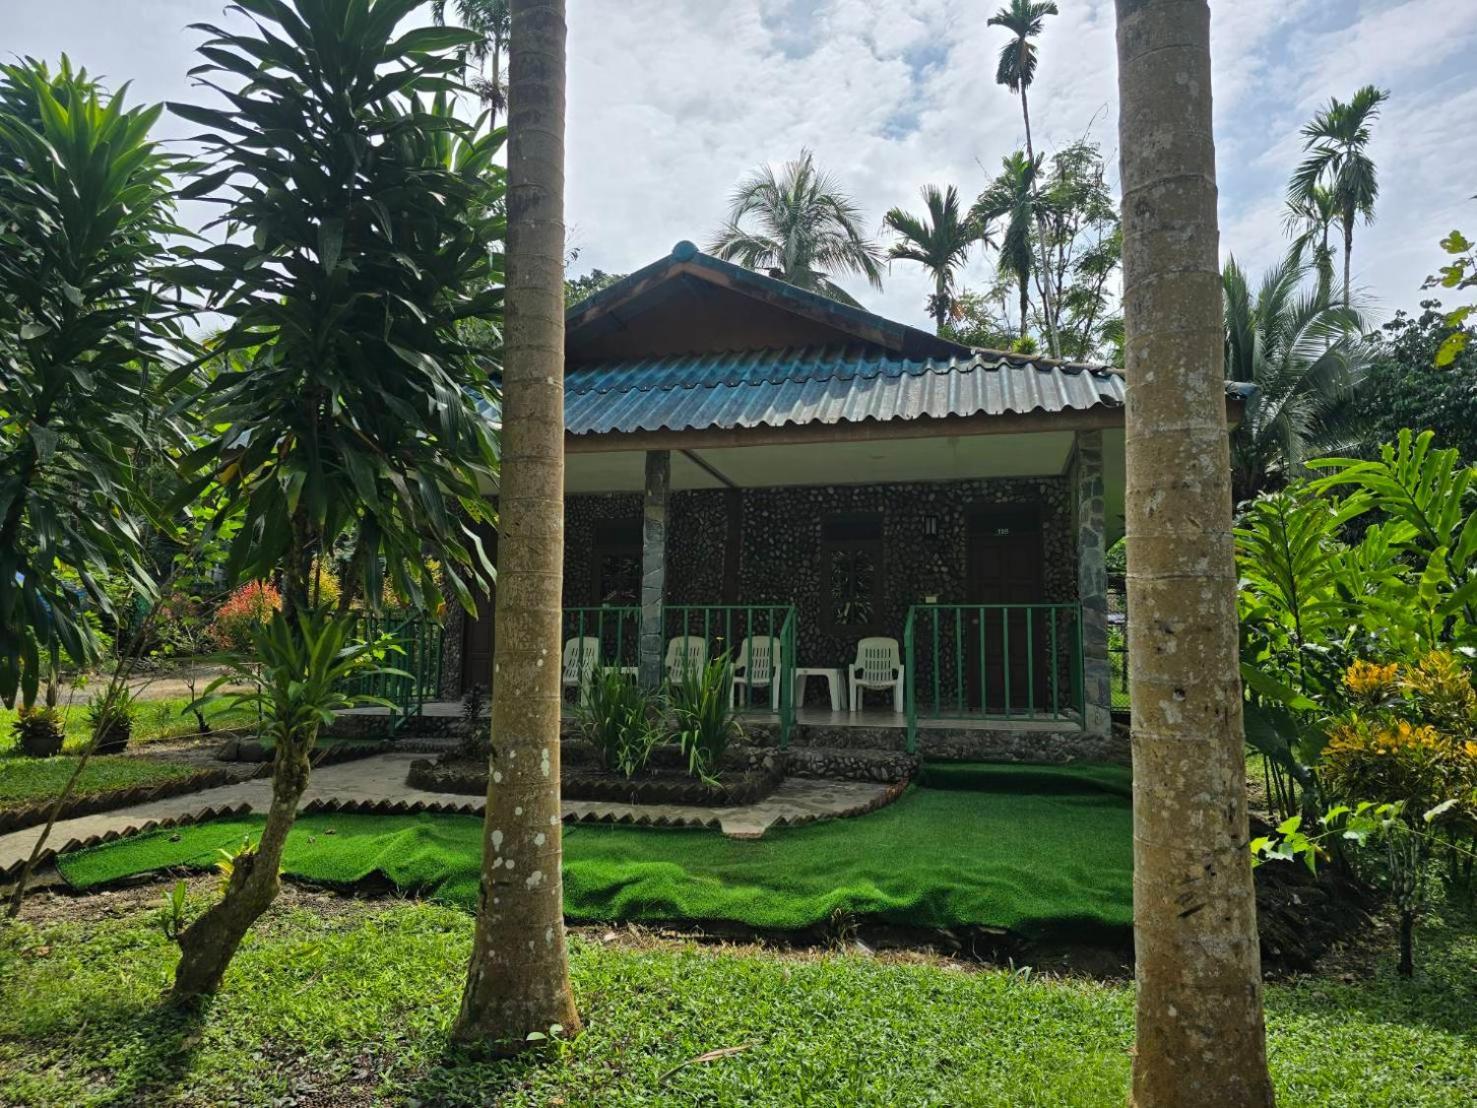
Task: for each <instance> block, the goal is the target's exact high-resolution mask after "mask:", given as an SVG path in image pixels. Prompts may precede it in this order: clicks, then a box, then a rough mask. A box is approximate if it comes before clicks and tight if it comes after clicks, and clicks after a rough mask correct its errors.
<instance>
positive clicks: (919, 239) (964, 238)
mask: <svg viewBox="0 0 1477 1108" xmlns="http://www.w3.org/2000/svg"><path fill="white" fill-rule="evenodd" d="M923 205H924V207H925V208H927V209H928V214H927V215H926V216H916V215H913V214H912V213H911V212H906V211H904V210H903V209H902V208H893V209H892V210H891V211H889V212H888V213H887V215H886V216H884V217H883V222H884V223H885V224H887V226H888V227H890V228H892V230H893V231H895V232H896V233H897V234H898V236H899V239H900V241H898V242H895V243H893V245H892V248H891V249H890V250H889V251H888V252H887V256H888V257H889V258H897V259H902V260H905V261H910V262H917V263H918V264H919V265H921V266H923V268H924V269H926V270H927V271H928V273H929V275H930V276H932V277H933V295H932V296H930V297H929V298H928V314H929V315H931V316H933V318H934V322H935V323H936V324H937V325H938V330H939V331H940V332H942V331H943V329H944V325H945V324H946V323H948V322H949V320H950V318H952V316H953V310H954V271H955V270H957V269H958V268H959V267H960V266H962V265H963V264H964V259H965V257H966V255H968V253H969V248H970V246H971V245H972V244H973V243H974V242H975V240H976V239H978V238H980V237H981V233H982V232H981V227H980V225H979V224H976V223H975V222H974V220H972V219H970V218H969V217H968V215H966V214H965V213H964V212H963V211H961V210H960V207H959V190H958V189H956V188H955V187H954V186H953V185H950V186H948V188H946V189H943V190H940V189H939V187H938V186H937V185H924V186H923Z"/></svg>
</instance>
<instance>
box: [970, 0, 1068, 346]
mask: <svg viewBox="0 0 1477 1108" xmlns="http://www.w3.org/2000/svg"><path fill="white" fill-rule="evenodd" d="M1056 14H1057V6H1056V4H1055V3H1053V2H1052V0H1010V6H1009V7H1005V8H1001V9H1000V10H999V11H997V12H996V13H995V14H994V15H992V16H991V17H990V18H989V19H988V20H987V21H986V25H987V26H990V27H1004V28H1005V29H1006V30H1007V31H1009V32H1010V33H1011V35H1012V36H1014V37H1013V38H1011V40H1010V41H1009V42H1007V43H1006V44H1005V45H1004V46H1002V47H1001V48H1000V61H999V64H998V65H997V66H996V68H995V83H996V84H998V85H1004V86H1005V87H1006V88H1008V89H1010V91H1011V92H1013V93H1015V94H1017V95H1018V96H1019V97H1020V98H1021V119H1022V120H1023V121H1024V123H1025V125H1026V159H1027V161H1029V162H1032V163H1035V161H1036V146H1035V143H1034V142H1032V140H1031V104H1030V100H1029V98H1028V96H1027V92H1028V90H1029V89H1030V87H1031V83H1032V82H1033V81H1035V79H1036V63H1037V62H1038V61H1039V60H1040V52H1039V51H1038V50H1037V49H1036V46H1035V44H1034V43H1032V41H1031V40H1032V39H1033V38H1035V37H1036V36H1038V35H1039V34H1041V31H1042V29H1043V27H1044V26H1045V23H1046V17H1047V16H1048V15H1056ZM1033 187H1034V186H1033ZM1035 219H1036V221H1037V224H1038V230H1039V233H1038V235H1037V249H1038V250H1039V252H1040V259H1041V265H1040V266H1039V268H1038V269H1037V276H1038V278H1039V280H1040V284H1041V300H1042V309H1043V310H1042V313H1041V314H1042V315H1043V316H1044V317H1045V319H1046V333H1047V338H1048V339H1049V340H1050V341H1051V352H1052V354H1053V355H1057V356H1059V355H1060V353H1061V349H1060V347H1061V343H1060V341H1059V339H1058V338H1057V325H1056V312H1055V311H1054V310H1053V305H1054V304H1055V303H1056V294H1055V290H1054V289H1053V288H1052V274H1051V266H1050V265H1049V264H1048V262H1047V260H1046V234H1045V227H1044V226H1040V225H1041V223H1042V220H1041V213H1040V212H1037V213H1036V214H1035Z"/></svg>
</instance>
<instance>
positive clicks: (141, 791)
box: [0, 769, 236, 835]
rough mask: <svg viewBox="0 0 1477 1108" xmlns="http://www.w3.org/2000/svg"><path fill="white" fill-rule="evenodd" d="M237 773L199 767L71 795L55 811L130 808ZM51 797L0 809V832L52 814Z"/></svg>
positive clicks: (70, 815) (70, 813)
mask: <svg viewBox="0 0 1477 1108" xmlns="http://www.w3.org/2000/svg"><path fill="white" fill-rule="evenodd" d="M235 783H236V777H235V775H233V774H232V773H231V771H230V770H228V769H202V770H197V771H196V772H195V773H192V774H189V775H188V776H186V777H180V778H177V779H175V780H173V781H161V782H160V783H159V784H157V785H135V786H133V787H132V788H128V789H117V790H113V791H111V792H106V793H98V794H95V795H93V796H83V797H76V798H74V799H72V800H71V801H70V802H69V803H68V804H67V805H66V806H65V807H63V808H62V810H61V812H60V813H59V814H58V815H57V817H56V818H57V819H58V820H64V819H76V818H77V817H78V816H95V815H97V814H98V813H99V812H112V811H116V810H117V809H119V808H132V807H133V806H134V805H135V804H150V803H152V802H153V801H156V800H167V799H169V798H170V797H172V796H183V795H185V794H186V793H197V792H201V791H203V790H205V789H215V788H219V787H220V786H222V785H233V784H235ZM51 803H52V802H51V801H47V802H45V803H40V804H30V805H27V806H26V807H24V808H9V809H5V810H3V811H0V835H8V834H9V833H10V832H12V831H24V830H25V829H26V828H28V827H39V826H40V825H41V824H43V823H45V822H46V821H47V819H48V818H49V817H50V815H51Z"/></svg>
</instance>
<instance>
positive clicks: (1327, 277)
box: [1282, 185, 1339, 290]
mask: <svg viewBox="0 0 1477 1108" xmlns="http://www.w3.org/2000/svg"><path fill="white" fill-rule="evenodd" d="M1338 221H1339V213H1338V209H1337V207H1336V205H1335V202H1334V195H1333V190H1331V189H1328V188H1325V187H1324V186H1323V185H1314V186H1313V189H1312V191H1311V192H1309V193H1308V195H1306V196H1299V197H1296V198H1292V199H1289V200H1288V202H1287V212H1286V214H1285V215H1284V216H1283V220H1282V224H1283V227H1284V228H1285V229H1286V230H1287V232H1288V234H1290V235H1292V236H1293V240H1292V248H1293V251H1294V252H1295V253H1296V254H1297V255H1298V256H1300V257H1302V256H1306V255H1307V254H1309V253H1310V252H1311V254H1312V257H1313V267H1314V269H1316V270H1317V272H1318V280H1319V282H1320V283H1321V284H1322V285H1323V287H1324V289H1325V290H1329V289H1332V288H1333V251H1332V250H1330V249H1329V246H1328V232H1329V230H1330V228H1332V226H1333V225H1334V224H1335V223H1337V222H1338Z"/></svg>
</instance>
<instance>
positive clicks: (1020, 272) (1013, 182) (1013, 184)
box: [969, 150, 1041, 338]
mask: <svg viewBox="0 0 1477 1108" xmlns="http://www.w3.org/2000/svg"><path fill="white" fill-rule="evenodd" d="M1040 172H1041V159H1040V158H1029V157H1027V155H1025V154H1023V153H1021V152H1020V151H1019V150H1017V151H1016V152H1015V153H1014V154H1011V155H1010V156H1009V157H1008V158H1005V159H1004V160H1003V161H1002V162H1001V171H1000V176H998V177H996V178H995V179H994V180H993V181H991V182H990V183H989V185H987V186H986V187H985V191H984V192H982V193H980V195H979V199H978V200H976V201H975V202H974V207H973V208H971V209H970V213H969V219H970V222H971V223H973V224H974V225H975V226H978V227H985V226H988V225H989V224H990V223H992V222H994V221H995V220H997V219H999V220H1004V221H1005V231H1004V233H1003V234H1002V235H1001V237H1000V242H999V250H1000V255H999V261H998V263H997V264H998V267H999V269H1000V271H1001V272H1002V273H1003V274H1005V275H1006V276H1008V277H1010V278H1011V279H1012V280H1014V281H1015V283H1016V288H1017V289H1018V290H1019V292H1020V312H1021V319H1020V327H1021V338H1025V337H1026V322H1027V317H1028V315H1029V313H1030V308H1031V278H1032V276H1034V275H1035V274H1036V272H1037V269H1038V267H1037V264H1036V256H1035V254H1034V253H1033V252H1032V250H1031V243H1032V238H1031V229H1032V226H1033V225H1035V224H1036V223H1037V205H1038V204H1039V202H1040V198H1039V197H1038V196H1037V194H1036V177H1037V175H1038V174H1039V173H1040Z"/></svg>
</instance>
